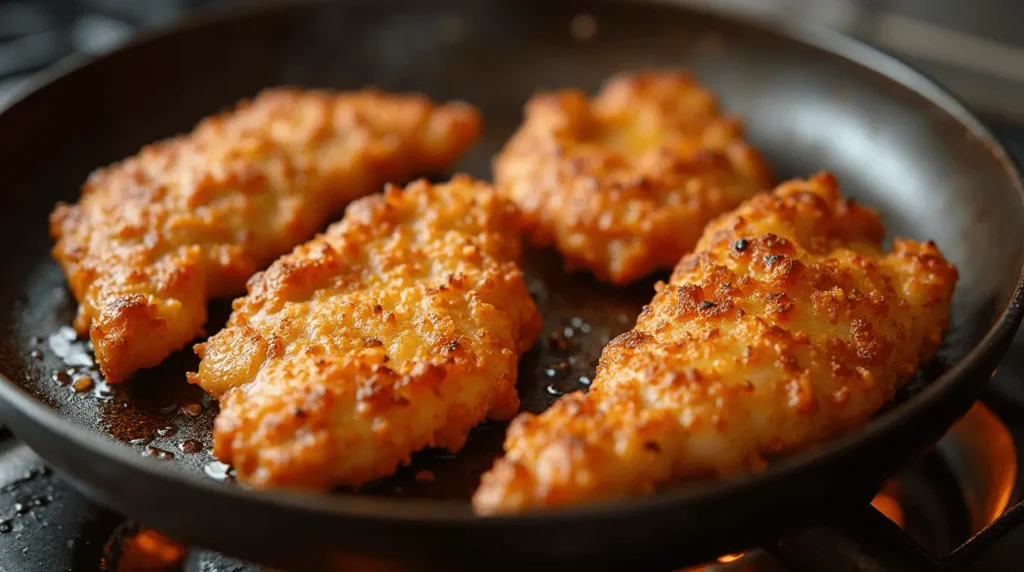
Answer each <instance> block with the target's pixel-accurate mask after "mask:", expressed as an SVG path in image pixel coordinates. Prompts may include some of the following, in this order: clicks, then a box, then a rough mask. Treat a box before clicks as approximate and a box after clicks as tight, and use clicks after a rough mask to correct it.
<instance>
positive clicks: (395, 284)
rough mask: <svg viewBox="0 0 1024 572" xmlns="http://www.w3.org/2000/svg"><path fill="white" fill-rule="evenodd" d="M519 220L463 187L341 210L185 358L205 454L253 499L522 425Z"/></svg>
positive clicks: (534, 317) (526, 302)
mask: <svg viewBox="0 0 1024 572" xmlns="http://www.w3.org/2000/svg"><path fill="white" fill-rule="evenodd" d="M518 225H519V221H518V213H517V211H516V210H515V207H514V205H512V204H511V203H509V202H507V201H505V200H504V199H501V198H500V197H498V196H497V195H496V194H495V193H494V191H493V189H492V188H491V187H490V186H489V185H487V184H485V183H481V182H477V181H474V180H472V179H470V178H468V177H465V176H458V177H456V178H454V179H452V181H451V182H449V183H447V184H443V185H431V184H429V183H427V182H425V181H418V182H415V183H413V184H411V185H409V186H408V188H406V189H405V190H404V191H403V190H400V189H398V188H394V187H392V188H389V189H388V190H387V191H386V192H385V193H384V194H383V195H375V196H371V197H367V198H364V199H361V200H359V201H357V202H355V203H353V204H352V205H351V206H350V207H349V208H348V211H347V212H346V214H345V218H344V219H342V220H341V221H340V222H338V223H336V224H334V225H333V226H331V227H330V229H328V230H327V232H326V233H324V234H322V235H320V236H318V237H317V238H315V239H313V240H312V241H310V242H308V243H306V244H304V245H302V246H299V247H297V248H296V249H295V250H294V251H292V252H291V253H290V254H288V255H286V256H284V257H282V258H281V259H279V260H277V261H276V262H274V263H273V264H272V265H271V266H270V268H269V269H268V270H267V271H266V272H264V273H261V274H258V275H257V276H256V277H254V278H253V279H252V281H250V283H249V295H248V296H246V297H244V298H240V299H238V300H236V301H235V303H234V313H233V314H232V315H231V318H230V320H229V322H228V324H227V326H226V327H225V329H224V330H222V331H221V332H220V333H218V334H217V335H215V336H213V337H212V338H210V340H209V341H207V342H206V343H205V344H199V345H198V346H196V352H197V353H198V354H199V355H200V357H201V358H202V361H201V362H200V364H199V372H198V374H190V381H192V382H193V383H197V384H199V385H200V386H202V388H203V389H205V390H206V391H207V392H209V393H210V394H211V395H213V396H215V397H218V398H219V399H220V403H221V412H220V415H219V417H218V418H217V420H216V423H215V427H214V452H215V454H216V455H217V457H218V458H220V459H221V460H222V461H224V462H225V463H230V464H232V465H233V466H234V467H235V470H236V471H237V475H238V478H239V480H241V481H244V482H246V483H249V484H251V485H254V486H257V487H289V488H311V489H324V488H329V487H332V486H335V485H348V486H357V485H360V484H363V483H366V482H368V481H371V480H373V479H376V478H379V477H383V476H386V475H389V474H391V473H392V472H393V471H394V470H395V469H396V468H397V467H398V466H400V465H401V464H403V463H406V462H408V460H409V455H410V454H411V453H413V452H415V451H417V450H419V449H422V448H424V447H428V446H430V447H445V448H447V449H450V450H452V451H457V450H459V449H460V448H461V447H462V445H463V443H464V442H465V440H466V437H467V435H468V433H469V430H470V429H471V428H472V427H473V426H474V425H476V424H478V423H480V422H481V421H483V420H484V419H485V418H487V417H491V418H494V419H508V418H510V417H511V416H512V415H514V414H515V412H516V411H517V410H518V407H519V399H518V397H517V395H516V390H515V383H516V372H517V362H518V358H519V354H520V353H522V352H524V351H526V350H527V349H528V348H529V347H530V346H531V345H532V344H533V342H534V340H535V339H536V337H537V336H538V334H539V332H540V326H541V323H540V315H539V313H538V312H537V308H536V307H535V306H534V303H533V300H532V299H531V298H530V295H529V293H528V292H527V289H526V286H525V284H524V283H523V278H522V275H521V273H520V270H519V268H518V266H517V259H518V258H519V254H520V247H521V245H520V238H519V233H518Z"/></svg>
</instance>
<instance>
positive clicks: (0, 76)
mask: <svg viewBox="0 0 1024 572" xmlns="http://www.w3.org/2000/svg"><path fill="white" fill-rule="evenodd" d="M424 1H426V0H424ZM480 1H486V0H480ZM661 1H663V2H664V1H666V0H661ZM669 1H671V0H669ZM689 1H690V3H692V4H705V5H716V6H719V7H727V8H730V9H736V10H742V11H747V12H752V13H754V14H757V15H759V16H762V17H765V18H797V19H803V20H808V21H811V22H817V23H820V24H824V25H826V26H829V27H832V28H835V29H837V30H841V31H843V32H846V33H849V34H851V35H854V36H856V37H859V38H861V39H863V40H866V41H868V42H869V43H872V44H875V45H877V46H880V47H882V48H884V49H886V50H889V51H891V52H893V53H896V54H898V55H900V56H902V57H904V58H906V59H907V60H909V61H911V62H912V63H913V64H915V65H916V66H918V67H919V68H921V69H923V70H924V71H925V72H927V73H929V74H931V75H932V76H933V77H935V78H937V79H938V80H939V81H941V82H942V83H944V84H945V85H946V86H947V87H949V88H950V89H952V90H953V91H954V92H956V93H957V94H958V95H960V96H961V97H962V98H964V99H966V100H967V101H968V102H969V103H970V104H971V106H972V107H974V108H975V110H977V111H978V112H979V113H980V114H982V115H983V116H984V117H985V118H986V119H988V120H989V122H990V123H992V124H994V125H996V126H997V128H999V129H1004V130H1005V129H1014V128H1015V127H1017V128H1019V129H1021V132H1020V133H1018V134H1017V137H1015V138H1020V139H1021V140H1024V136H1021V134H1024V2H1021V1H1019V0H689ZM216 2H217V0H0V104H2V103H3V101H4V100H5V99H7V98H8V97H10V94H11V93H12V90H13V89H14V88H15V86H17V84H18V83H20V82H21V81H22V80H23V79H24V78H25V77H28V76H29V75H31V74H33V73H35V72H37V71H39V70H41V69H43V68H45V67H46V66H48V65H51V64H52V63H54V62H56V61H58V60H60V59H62V58H65V57H67V56H69V55H72V54H76V53H78V54H81V53H85V54H98V53H102V52H104V51H107V50H111V49H114V48H116V47H117V46H118V45H120V44H122V43H123V42H125V41H127V40H128V39H130V38H131V37H132V36H133V35H134V34H135V33H137V32H138V31H139V30H143V29H147V28H152V27H157V26H160V25H163V24H166V23H168V22H172V21H175V20H177V19H180V18H183V17H186V16H187V15H188V14H189V13H190V12H192V11H194V10H196V9H199V8H202V7H203V6H205V5H208V4H212V3H216Z"/></svg>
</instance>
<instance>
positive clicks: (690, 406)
mask: <svg viewBox="0 0 1024 572" xmlns="http://www.w3.org/2000/svg"><path fill="white" fill-rule="evenodd" d="M882 236H883V228H882V225H881V223H880V221H879V219H878V216H877V215H876V213H875V212H874V211H872V210H870V209H866V208H863V207H861V206H859V205H857V204H855V203H853V202H852V201H850V200H847V199H843V198H841V197H840V195H839V190H838V187H837V184H836V182H835V179H834V178H832V176H831V175H827V174H825V175H819V176H817V177H814V178H812V179H810V180H808V181H792V182H789V183H786V184H783V185H782V186H780V187H779V188H778V189H777V190H776V191H775V192H774V193H772V194H764V195H759V196H757V197H755V198H753V199H751V200H749V201H747V202H746V203H745V204H744V205H742V206H741V207H740V208H738V209H737V210H736V211H734V212H732V213H730V214H727V215H725V216H723V217H721V218H719V219H718V220H716V221H715V222H713V223H712V224H710V225H709V226H708V228H707V229H706V230H705V232H704V235H703V237H702V238H701V240H700V242H699V243H698V245H697V248H696V251H695V252H694V253H692V254H690V255H687V256H685V257H683V258H682V260H681V261H680V262H679V264H678V265H677V266H676V268H675V271H674V273H673V275H672V278H671V280H670V281H669V283H668V284H663V283H659V284H658V287H657V294H656V295H655V296H654V299H653V300H652V302H651V304H650V305H649V306H647V307H646V308H645V309H644V311H643V312H642V313H641V315H640V316H639V318H638V319H637V323H636V327H635V328H634V329H633V330H632V331H630V332H627V333H625V334H623V335H621V336H619V337H617V338H616V339H614V340H613V341H612V342H611V343H610V344H609V345H608V346H607V347H606V348H605V350H604V352H603V354H602V356H601V361H600V365H599V366H598V370H597V375H596V377H595V379H594V381H593V384H592V385H591V389H590V391H589V393H587V394H581V393H578V394H573V395H570V396H567V397H564V398H562V399H561V400H559V401H558V402H556V403H555V404H554V406H552V407H551V408H550V409H548V410H547V411H545V412H544V413H543V414H541V415H530V414H523V415H520V416H519V417H517V418H516V419H515V420H514V421H513V423H512V426H511V427H510V429H509V432H508V435H507V438H506V441H505V451H506V454H505V457H504V458H502V459H500V460H499V461H498V462H497V463H496V464H495V466H494V468H493V469H492V470H491V471H490V472H488V473H486V474H485V475H484V477H483V479H482V482H481V485H480V488H479V490H478V491H477V492H476V495H475V496H474V506H475V508H476V510H477V511H479V512H481V513H495V512H518V511H525V510H531V509H537V508H545V507H556V506H562V505H567V504H574V503H581V502H586V501H589V500H594V499H599V498H608V497H617V496H625V495H635V494H647V493H650V492H652V491H655V490H657V489H658V488H659V487H661V486H666V485H668V484H670V483H672V482H675V481H678V480H680V479H689V478H698V477H708V476H723V475H730V474H733V473H736V472H742V471H751V470H756V469H758V468H760V467H763V466H764V465H765V464H766V463H767V462H770V460H771V459H773V458H774V457H776V456H778V455H780V454H783V453H789V452H792V451H796V450H800V449H805V448H807V447H810V446H813V445H815V444H816V443H819V442H821V441H823V440H825V439H828V438H830V437H832V436H834V435H837V434H839V433H843V432H848V431H852V430H856V429H857V428H858V427H860V426H861V425H862V424H863V423H865V422H866V421H867V420H868V418H870V417H871V416H872V415H873V414H874V413H875V412H876V411H877V410H878V409H879V408H880V407H881V406H882V405H883V404H884V403H885V402H887V401H888V400H890V399H891V398H892V397H893V395H894V392H895V391H896V389H897V387H899V386H900V385H901V384H902V383H903V382H905V381H906V380H907V379H908V377H910V376H911V375H912V374H913V373H914V372H915V370H916V369H917V368H918V367H919V366H920V365H921V363H922V362H925V361H927V360H929V359H931V358H932V356H934V355H935V352H936V349H937V348H938V346H939V344H940V342H941V340H942V335H943V333H944V331H945V330H946V327H947V324H948V320H949V309H950V303H951V297H952V293H953V288H954V285H955V283H956V279H957V271H956V269H955V268H954V267H953V266H952V265H951V264H949V263H948V262H947V261H946V260H945V259H944V258H943V256H942V254H941V253H940V252H939V250H938V249H937V248H936V246H935V244H933V243H931V242H924V243H920V242H914V241H911V240H904V239H896V240H894V242H893V251H892V252H891V253H888V254H886V253H884V252H883V251H882V250H881V240H882Z"/></svg>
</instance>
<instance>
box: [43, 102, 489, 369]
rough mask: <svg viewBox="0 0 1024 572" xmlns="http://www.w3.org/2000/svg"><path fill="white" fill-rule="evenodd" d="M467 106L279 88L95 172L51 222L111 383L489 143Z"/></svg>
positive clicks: (84, 328)
mask: <svg viewBox="0 0 1024 572" xmlns="http://www.w3.org/2000/svg"><path fill="white" fill-rule="evenodd" d="M480 128H481V121H480V117H479V115H478V113H477V112H476V111H475V110H474V109H473V108H471V107H470V106H468V105H466V104H461V103H449V104H445V105H440V106H438V105H435V104H433V103H432V102H431V101H430V100H429V99H427V98H426V97H424V96H421V95H389V94H385V93H382V92H379V91H376V90H364V91H359V92H351V93H330V92H326V91H299V90H292V89H273V90H269V91H265V92H263V93H261V94H260V95H259V96H257V97H256V98H255V99H254V100H252V101H248V102H242V103H241V104H240V105H239V106H238V107H237V108H236V109H235V110H234V111H231V112H227V113H224V114H221V115H218V116H215V117H211V118H208V119H205V120H204V121H202V122H201V123H199V125H198V126H197V127H196V128H195V130H194V131H193V132H192V133H191V134H189V135H184V136H180V137H176V138H173V139H168V140H166V141H162V142H159V143H156V144H153V145H149V146H147V147H145V148H143V149H142V151H140V152H139V153H138V154H137V155H135V156H134V157H131V158H129V159H126V160H125V161H123V162H121V163H117V164H114V165H112V166H109V167H105V168H103V169H100V170H98V171H96V172H94V173H93V174H92V175H91V176H90V177H89V180H88V181H87V182H86V184H85V186H84V187H83V188H82V197H81V199H80V200H79V201H78V203H77V204H75V205H67V204H60V205H58V206H57V208H56V210H54V212H53V214H52V215H51V217H50V233H51V235H52V236H53V237H54V238H55V239H56V241H57V244H56V246H55V248H54V250H53V255H54V257H55V258H56V259H57V261H58V262H59V263H60V264H61V266H62V267H63V268H64V272H65V273H66V274H67V277H68V281H69V282H70V284H71V290H72V292H73V293H74V295H75V298H76V299H78V301H79V304H80V305H79V310H78V317H77V318H76V320H75V328H76V329H77V330H78V332H79V333H80V334H81V335H85V334H86V333H88V335H89V337H90V338H91V339H92V343H93V346H94V348H95V350H96V359H97V362H98V364H99V366H100V368H101V370H102V371H103V374H104V376H105V377H106V378H107V381H110V382H118V381H122V380H123V379H125V378H126V377H127V376H128V375H129V374H131V373H132V372H133V371H135V370H137V369H141V368H145V367H150V366H154V365H157V364H158V363H160V362H161V361H162V360H163V359H164V358H165V357H167V356H168V355H169V354H170V353H172V352H173V351H174V350H177V349H179V348H181V347H183V346H184V345H185V344H187V343H188V342H189V341H191V340H193V339H195V338H196V337H197V336H199V335H200V334H201V333H202V328H203V324H204V323H205V321H206V301H207V300H208V299H209V298H213V297H221V296H228V295H233V294H237V293H239V292H241V291H242V289H243V287H244V285H245V281H246V280H247V279H248V278H249V276H251V275H252V274H253V273H254V272H256V271H257V270H259V269H260V268H263V267H264V266H265V265H267V264H269V263H270V262H271V261H272V260H274V259H275V258H277V257H278V256H280V255H281V254H283V253H285V252H287V251H288V249H290V248H291V247H293V246H295V245H296V244H297V243H300V242H302V241H304V240H307V239H309V238H310V237H311V236H312V235H313V234H314V233H316V232H317V231H318V230H320V229H321V228H322V227H323V225H325V224H326V223H327V222H329V221H330V219H331V218H333V217H334V216H337V215H338V214H339V211H340V210H341V209H342V208H343V207H344V205H345V204H347V203H348V202H350V201H351V200H353V199H355V198H357V197H360V196H363V195H366V194H368V193H371V192H374V191H376V190H378V189H380V188H381V186H383V184H384V183H385V182H389V181H394V182H404V181H406V180H409V179H410V178H411V177H413V176H417V175H420V174H427V173H432V172H441V171H444V170H445V169H447V168H449V167H451V166H452V165H453V164H454V163H455V162H456V161H457V160H458V158H459V156H460V155H461V154H462V152H463V151H464V150H466V148H467V147H469V146H470V145H471V144H472V143H473V142H474V141H475V140H476V138H477V135H478V133H479V132H480Z"/></svg>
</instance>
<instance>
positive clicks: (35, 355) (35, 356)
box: [28, 350, 43, 359]
mask: <svg viewBox="0 0 1024 572" xmlns="http://www.w3.org/2000/svg"><path fill="white" fill-rule="evenodd" d="M28 355H29V356H31V357H32V359H43V352H41V351H39V350H32V351H30V352H29V353H28Z"/></svg>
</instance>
